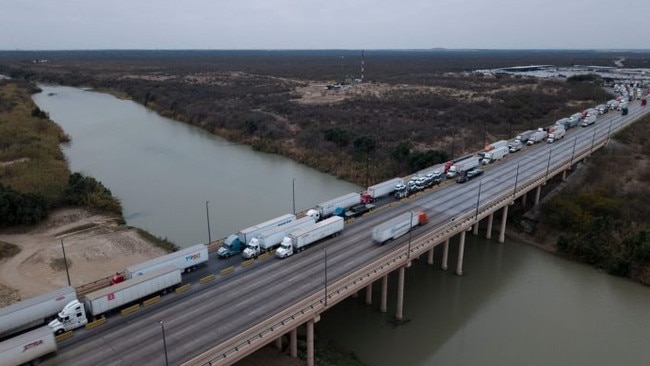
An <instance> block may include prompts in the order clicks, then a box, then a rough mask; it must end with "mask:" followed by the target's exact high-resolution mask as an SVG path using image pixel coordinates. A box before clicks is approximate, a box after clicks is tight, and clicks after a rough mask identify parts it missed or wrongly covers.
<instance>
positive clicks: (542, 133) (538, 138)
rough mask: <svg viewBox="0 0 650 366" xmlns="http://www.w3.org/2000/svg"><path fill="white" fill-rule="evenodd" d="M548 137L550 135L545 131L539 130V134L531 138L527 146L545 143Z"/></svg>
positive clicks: (536, 133)
mask: <svg viewBox="0 0 650 366" xmlns="http://www.w3.org/2000/svg"><path fill="white" fill-rule="evenodd" d="M547 136H548V133H547V132H546V131H544V130H543V129H541V128H540V129H538V130H537V132H535V133H534V134H532V136H530V138H529V139H528V142H526V144H528V145H535V144H536V143H538V142H542V141H544V139H545V138H546V137H547Z"/></svg>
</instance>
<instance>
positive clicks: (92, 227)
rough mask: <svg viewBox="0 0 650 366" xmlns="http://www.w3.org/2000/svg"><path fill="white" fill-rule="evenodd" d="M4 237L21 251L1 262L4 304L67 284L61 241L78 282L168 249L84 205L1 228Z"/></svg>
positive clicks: (0, 292) (73, 281)
mask: <svg viewBox="0 0 650 366" xmlns="http://www.w3.org/2000/svg"><path fill="white" fill-rule="evenodd" d="M0 240H1V241H5V242H8V243H12V244H15V245H17V246H19V247H20V248H21V251H20V253H18V254H17V255H15V256H14V257H12V258H8V259H6V260H3V261H2V262H0V287H3V288H2V289H0V295H1V296H0V299H1V303H0V306H2V305H7V304H9V303H12V302H15V301H17V300H19V299H26V298H29V297H33V296H36V295H39V294H42V293H46V292H48V291H52V290H55V289H57V288H60V287H64V286H66V285H67V277H66V273H65V266H63V252H62V250H61V240H63V244H64V246H65V252H66V257H67V258H68V263H69V272H70V281H71V284H72V286H80V285H84V284H87V283H91V282H94V281H96V280H99V279H102V278H105V277H107V276H110V275H112V274H113V273H115V272H118V271H122V270H123V269H124V268H126V267H128V266H130V265H133V264H136V263H140V262H143V261H145V260H148V259H150V258H155V257H157V256H160V255H163V254H165V253H166V252H165V251H164V250H163V249H161V248H158V247H156V246H154V245H153V244H151V243H150V242H148V241H146V240H145V239H143V238H142V237H140V235H139V234H138V233H137V231H136V230H135V229H131V228H128V227H127V226H125V225H119V224H118V222H117V218H116V217H113V216H108V215H98V214H93V213H91V212H89V211H87V210H84V209H78V208H72V209H61V210H57V211H56V212H53V213H52V214H50V217H49V218H48V219H47V220H46V221H44V222H43V223H41V224H39V225H37V226H35V227H33V228H30V229H28V230H27V231H23V232H20V233H16V232H11V231H7V230H4V231H0Z"/></svg>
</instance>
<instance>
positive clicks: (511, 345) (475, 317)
mask: <svg viewBox="0 0 650 366" xmlns="http://www.w3.org/2000/svg"><path fill="white" fill-rule="evenodd" d="M41 87H42V89H43V93H40V94H36V95H34V100H35V102H36V103H37V105H38V106H39V107H40V108H41V109H43V110H45V111H47V112H49V113H50V116H51V118H52V119H53V120H55V121H56V122H57V123H59V124H60V125H61V126H62V127H63V129H64V130H65V131H66V133H68V134H69V135H70V136H71V137H72V143H71V144H70V145H69V146H67V147H65V148H64V152H65V154H66V156H67V157H68V160H69V163H70V166H71V169H72V170H73V171H82V172H86V173H88V174H89V175H92V176H94V177H96V178H97V179H99V180H100V181H101V182H103V183H104V184H105V185H106V186H107V187H108V188H110V189H111V190H112V191H113V193H114V194H115V195H117V196H118V197H119V198H120V199H121V200H122V203H123V206H124V213H125V217H126V219H127V222H128V223H129V224H130V225H133V226H138V227H142V228H145V229H147V230H149V231H151V232H152V233H153V234H155V235H157V236H161V237H167V238H169V239H171V240H172V241H175V242H176V243H178V244H180V245H182V246H187V245H191V244H194V243H198V242H205V241H206V239H207V236H208V233H207V220H206V204H205V202H206V201H210V203H209V214H210V224H211V236H212V239H213V240H214V239H215V238H220V237H224V236H226V235H228V234H230V233H231V232H234V231H236V230H237V229H240V228H243V227H245V226H248V225H251V224H255V223H258V222H261V221H264V220H266V219H268V218H271V217H275V216H279V215H281V214H284V213H288V212H291V211H292V205H293V199H292V181H293V179H294V178H295V196H296V209H297V210H302V209H306V208H309V207H311V206H313V205H314V204H316V203H318V202H320V201H323V200H326V199H329V198H332V197H335V196H337V195H340V194H345V193H349V192H352V191H357V190H359V189H360V188H359V187H357V186H355V185H352V184H349V183H346V182H343V181H341V180H337V179H335V178H333V177H331V176H329V175H325V174H321V173H318V172H316V171H314V170H313V169H309V168H306V167H304V166H302V165H299V164H296V163H294V162H292V161H290V160H287V159H284V158H282V157H278V156H275V155H269V154H263V153H259V152H254V151H252V150H251V149H250V148H248V147H245V146H241V145H237V144H232V143H229V142H227V141H225V140H223V139H221V138H218V137H215V136H213V135H210V134H207V133H205V132H204V131H202V130H200V129H197V128H194V127H192V126H188V125H185V124H182V123H178V122H174V121H171V120H169V119H165V118H161V117H160V116H158V115H156V114H155V113H153V112H150V111H148V110H146V109H145V108H143V107H142V106H140V105H137V104H135V103H133V102H130V101H123V100H118V99H116V98H114V97H112V96H110V95H105V94H100V93H94V92H89V91H84V90H81V89H76V88H69V87H59V86H41ZM482 235H484V233H482ZM450 253H451V255H450V259H449V264H450V270H449V271H446V272H444V271H441V270H440V258H439V257H440V253H436V264H435V266H434V267H431V266H428V265H426V264H424V263H423V262H420V261H415V262H414V265H413V266H412V267H411V268H409V269H408V270H407V275H406V281H407V282H406V287H405V301H404V315H405V318H406V319H407V320H409V321H408V322H406V323H405V324H402V325H399V326H395V325H393V324H392V322H391V319H392V317H393V316H394V313H395V299H394V294H395V291H394V287H395V283H394V282H395V278H394V276H392V277H391V279H390V287H392V290H391V291H390V292H389V294H390V295H391V297H390V298H389V309H388V313H385V314H384V313H380V312H379V311H378V302H379V301H378V300H379V293H378V285H376V286H375V290H376V291H375V294H374V304H373V305H372V306H367V305H365V304H364V303H363V298H364V296H363V292H361V293H360V296H359V298H357V299H353V298H350V299H347V300H345V301H344V302H342V303H341V304H339V305H338V306H336V307H335V308H333V309H332V310H330V311H328V312H326V313H325V314H323V316H322V317H321V321H320V322H319V323H317V325H316V332H317V335H318V336H319V337H320V338H323V339H328V340H329V341H330V342H332V343H334V344H335V345H337V346H338V347H339V348H342V349H346V350H349V351H351V352H353V353H354V354H355V355H356V356H357V357H358V358H359V359H360V360H361V361H362V362H364V363H365V364H367V365H370V366H394V365H422V366H425V365H426V366H433V365H499V366H502V365H513V366H515V365H517V366H518V365H618V364H629V365H646V364H648V362H649V361H648V360H650V347H649V345H650V312H649V311H648V309H649V308H650V290H649V289H648V288H647V287H644V286H641V285H638V284H636V283H632V282H630V281H628V280H624V279H620V278H616V277H612V276H609V275H607V274H604V273H602V272H599V271H597V270H595V269H593V268H591V267H588V266H584V265H581V264H577V263H573V262H570V261H567V260H564V259H562V258H559V257H556V256H554V255H551V254H548V253H545V252H542V251H540V250H538V249H536V248H532V247H530V246H527V245H523V244H519V243H517V242H514V241H510V240H506V243H505V244H498V243H497V242H496V240H491V241H488V240H484V239H481V238H479V237H472V236H471V235H468V242H467V244H466V248H465V264H464V268H463V270H464V271H463V272H464V275H463V276H462V277H458V276H456V275H455V274H454V271H455V263H456V261H455V255H454V254H455V246H454V245H452V250H451V252H450Z"/></svg>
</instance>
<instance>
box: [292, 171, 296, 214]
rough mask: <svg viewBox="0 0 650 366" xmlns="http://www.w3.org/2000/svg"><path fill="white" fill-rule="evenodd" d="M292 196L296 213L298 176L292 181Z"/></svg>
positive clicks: (294, 212)
mask: <svg viewBox="0 0 650 366" xmlns="http://www.w3.org/2000/svg"><path fill="white" fill-rule="evenodd" d="M291 197H292V198H293V214H294V215H295V214H296V178H293V180H292V181H291Z"/></svg>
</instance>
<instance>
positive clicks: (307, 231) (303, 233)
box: [275, 216, 344, 258]
mask: <svg viewBox="0 0 650 366" xmlns="http://www.w3.org/2000/svg"><path fill="white" fill-rule="evenodd" d="M343 227H344V223H343V218H342V217H340V216H333V217H330V218H329V219H326V220H323V221H321V222H319V223H316V224H314V225H312V226H311V227H308V228H304V229H301V230H298V231H294V232H292V233H290V234H289V235H287V236H286V237H285V238H284V239H282V244H281V245H280V248H278V250H276V251H275V256H276V257H278V258H286V257H290V256H291V255H293V254H294V253H297V252H301V251H303V250H304V249H305V248H307V247H308V246H310V245H312V244H314V243H315V242H317V241H319V240H321V239H325V238H327V237H330V236H336V235H338V234H339V233H341V231H343Z"/></svg>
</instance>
